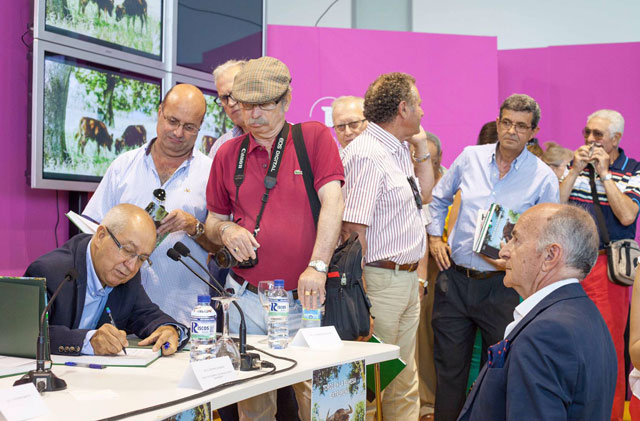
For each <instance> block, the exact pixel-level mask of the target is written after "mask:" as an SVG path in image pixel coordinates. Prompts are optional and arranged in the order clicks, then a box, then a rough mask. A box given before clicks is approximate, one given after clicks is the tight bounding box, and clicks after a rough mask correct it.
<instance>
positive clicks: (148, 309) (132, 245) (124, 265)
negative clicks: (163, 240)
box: [25, 204, 189, 355]
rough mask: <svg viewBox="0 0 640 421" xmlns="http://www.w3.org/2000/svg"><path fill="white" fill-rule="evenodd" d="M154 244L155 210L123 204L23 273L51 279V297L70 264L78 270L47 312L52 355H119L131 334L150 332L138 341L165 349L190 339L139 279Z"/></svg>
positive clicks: (138, 334)
mask: <svg viewBox="0 0 640 421" xmlns="http://www.w3.org/2000/svg"><path fill="white" fill-rule="evenodd" d="M155 242H156V235H155V224H154V223H153V220H152V219H151V218H150V217H149V215H148V214H147V213H146V212H145V211H144V210H143V209H141V208H139V207H137V206H134V205H129V204H122V205H119V206H116V207H115V208H113V209H111V210H110V211H109V212H108V213H107V214H106V215H105V217H104V219H103V221H102V224H101V225H100V226H99V227H98V229H97V231H96V233H95V234H94V235H93V236H91V235H88V234H79V235H77V236H75V237H73V238H72V239H70V240H69V241H68V242H67V243H65V244H64V245H63V246H62V247H60V248H59V249H56V250H54V251H52V252H50V253H47V254H45V255H44V256H41V257H40V258H38V259H37V260H36V261H35V262H33V263H32V264H31V265H29V267H28V268H27V271H26V273H25V276H32V277H44V278H46V279H47V291H48V294H49V296H51V295H52V294H53V292H54V291H55V290H56V289H57V288H58V287H59V285H60V283H61V282H65V281H64V274H65V273H67V272H68V271H69V269H71V268H75V269H76V270H77V271H78V278H77V279H76V280H75V282H68V283H67V285H65V286H63V287H62V290H61V292H60V294H59V295H58V296H57V298H56V300H55V301H54V303H53V305H52V307H51V311H50V313H49V333H50V342H51V352H52V353H54V354H64V355H77V354H98V355H106V354H117V353H118V352H120V351H121V350H122V348H123V347H126V346H127V345H128V342H127V337H126V335H127V334H128V333H135V334H136V335H137V336H139V337H140V338H144V340H143V341H141V342H140V345H152V344H153V349H154V350H158V349H160V348H161V347H162V352H163V354H165V355H169V354H173V353H174V352H176V351H177V350H178V349H179V348H181V347H182V346H184V345H185V344H186V342H187V339H188V338H189V334H188V329H187V328H186V327H185V326H183V325H180V324H178V323H177V322H176V321H175V320H174V319H172V318H171V317H169V316H167V315H166V314H165V313H163V312H162V311H160V309H159V308H158V306H157V305H155V304H154V303H152V302H151V300H149V297H148V296H147V294H146V293H145V292H144V289H143V288H142V286H141V285H140V272H139V271H140V266H141V265H142V264H143V263H144V264H150V263H151V262H150V259H149V255H150V254H151V252H152V251H153V248H154V246H155ZM107 307H109V308H110V309H111V314H112V316H113V320H114V323H113V324H112V323H110V321H111V319H110V317H109V315H108V314H107V312H106V308H107ZM114 324H115V326H114ZM167 343H168V344H169V345H166V346H164V345H165V344H167Z"/></svg>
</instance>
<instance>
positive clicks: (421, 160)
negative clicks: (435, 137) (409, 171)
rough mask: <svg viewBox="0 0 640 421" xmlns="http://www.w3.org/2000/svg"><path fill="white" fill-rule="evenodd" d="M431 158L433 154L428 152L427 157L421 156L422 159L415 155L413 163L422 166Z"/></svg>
mask: <svg viewBox="0 0 640 421" xmlns="http://www.w3.org/2000/svg"><path fill="white" fill-rule="evenodd" d="M429 158H431V153H430V152H427V154H426V155H423V156H420V157H416V156H415V155H413V162H415V163H416V164H420V163H422V162H424V161H426V160H427V159H429Z"/></svg>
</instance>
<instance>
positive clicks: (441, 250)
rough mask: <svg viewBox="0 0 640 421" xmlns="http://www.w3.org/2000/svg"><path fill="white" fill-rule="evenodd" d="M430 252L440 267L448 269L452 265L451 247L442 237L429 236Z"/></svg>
mask: <svg viewBox="0 0 640 421" xmlns="http://www.w3.org/2000/svg"><path fill="white" fill-rule="evenodd" d="M429 252H430V253H431V256H433V259H434V260H435V261H436V263H437V264H438V269H440V270H441V271H442V270H446V269H449V267H450V266H451V261H450V260H449V256H450V255H451V247H449V244H447V243H446V242H444V241H443V240H442V237H435V236H431V235H430V236H429Z"/></svg>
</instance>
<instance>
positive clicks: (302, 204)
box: [206, 57, 344, 420]
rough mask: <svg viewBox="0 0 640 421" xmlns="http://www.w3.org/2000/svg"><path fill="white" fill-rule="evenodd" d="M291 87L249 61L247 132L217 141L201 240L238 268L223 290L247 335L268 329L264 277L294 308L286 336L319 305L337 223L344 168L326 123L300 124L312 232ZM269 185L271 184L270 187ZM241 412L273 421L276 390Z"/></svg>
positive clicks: (267, 64) (277, 71)
mask: <svg viewBox="0 0 640 421" xmlns="http://www.w3.org/2000/svg"><path fill="white" fill-rule="evenodd" d="M290 83H291V74H290V73H289V69H288V68H287V66H286V65H285V64H284V63H282V62H281V61H280V60H278V59H275V58H273V57H262V58H259V59H255V60H250V61H249V62H247V63H246V65H245V66H244V67H243V69H242V70H241V71H240V72H239V73H238V74H237V75H236V77H235V79H234V83H233V89H232V91H231V95H232V97H233V99H234V100H235V101H237V102H238V103H239V104H240V107H241V108H242V117H243V120H244V122H245V126H246V128H247V130H248V131H249V133H248V134H247V135H243V136H240V137H237V138H235V139H233V140H231V141H229V142H227V143H225V144H224V145H222V147H221V148H220V150H219V151H218V153H217V154H216V156H215V158H214V162H213V166H212V168H211V175H210V177H209V184H208V186H207V208H208V210H209V215H208V217H207V222H206V235H207V237H208V238H209V239H210V240H211V241H212V242H214V243H216V244H219V245H223V246H225V247H226V248H227V249H228V250H229V252H230V253H231V254H232V255H233V257H234V258H235V259H236V260H237V261H238V262H241V264H240V265H238V266H235V267H233V269H232V271H231V272H230V274H229V276H228V277H227V280H226V287H227V288H233V289H234V291H235V293H236V295H237V297H238V303H239V304H240V306H241V307H242V309H243V310H244V313H245V319H246V323H247V332H248V333H250V334H251V333H253V334H265V333H266V331H267V326H266V322H265V317H264V310H263V308H262V306H261V304H260V300H259V298H258V295H257V286H258V282H259V281H261V280H265V279H284V283H285V289H286V290H287V292H288V294H289V296H290V298H292V299H293V300H295V301H294V302H295V303H296V304H295V305H294V306H292V307H291V308H290V310H289V333H290V334H293V331H295V330H296V329H297V328H298V327H299V324H300V321H301V317H300V316H301V311H302V310H301V306H300V305H301V304H302V305H303V306H305V307H306V308H315V307H316V306H317V305H319V303H321V302H323V301H324V295H325V289H324V285H325V281H326V276H327V265H328V264H329V260H330V258H331V255H332V254H333V251H334V249H335V246H336V243H337V240H338V235H339V232H340V225H341V221H342V211H343V208H344V202H343V199H342V192H341V184H342V183H343V181H344V169H343V167H342V163H341V161H340V156H339V153H338V148H337V146H336V144H335V142H334V141H333V137H332V136H331V132H330V131H329V129H328V128H327V127H325V126H324V125H322V124H321V123H317V122H306V123H302V125H301V126H302V134H303V137H304V145H305V147H306V150H307V154H308V156H309V161H310V164H311V170H312V173H313V180H314V188H315V191H316V192H317V195H318V197H319V199H320V203H321V210H320V215H319V218H318V226H317V228H316V225H315V223H314V217H313V215H312V212H311V206H310V204H309V196H308V195H307V191H306V190H305V185H304V179H303V176H302V170H301V168H300V164H299V162H298V156H297V154H296V150H295V147H294V144H293V137H292V126H291V125H290V124H289V123H288V122H287V121H286V120H285V113H286V112H287V110H288V109H289V105H290V104H291V87H290ZM274 178H275V185H274V183H273V181H274ZM267 185H270V186H273V187H272V188H270V189H267V187H266V186H267ZM232 215H233V220H232V219H231V217H232ZM258 216H260V217H259V218H258ZM256 221H258V223H256ZM298 296H299V297H300V301H298ZM238 324H239V315H238V313H237V312H236V311H235V309H233V310H232V311H230V328H231V330H232V331H234V330H237V329H238ZM294 389H295V391H296V395H297V398H298V404H299V406H300V417H301V418H302V419H303V420H305V419H308V418H309V416H310V409H309V402H308V399H302V396H301V395H306V393H308V392H309V391H308V390H305V391H303V388H302V387H300V386H299V385H298V387H296V386H294ZM307 397H308V396H305V398H307ZM238 406H239V412H240V418H241V419H273V417H274V415H275V392H270V393H267V394H265V395H261V396H257V397H255V398H252V399H250V400H248V401H244V402H240V403H239V404H238Z"/></svg>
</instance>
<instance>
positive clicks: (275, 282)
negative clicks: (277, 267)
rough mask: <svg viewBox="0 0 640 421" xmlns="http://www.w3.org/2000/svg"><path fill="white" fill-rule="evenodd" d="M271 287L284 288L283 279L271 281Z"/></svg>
mask: <svg viewBox="0 0 640 421" xmlns="http://www.w3.org/2000/svg"><path fill="white" fill-rule="evenodd" d="M273 285H274V286H275V287H276V288H278V287H282V288H284V279H275V280H274V281H273Z"/></svg>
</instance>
